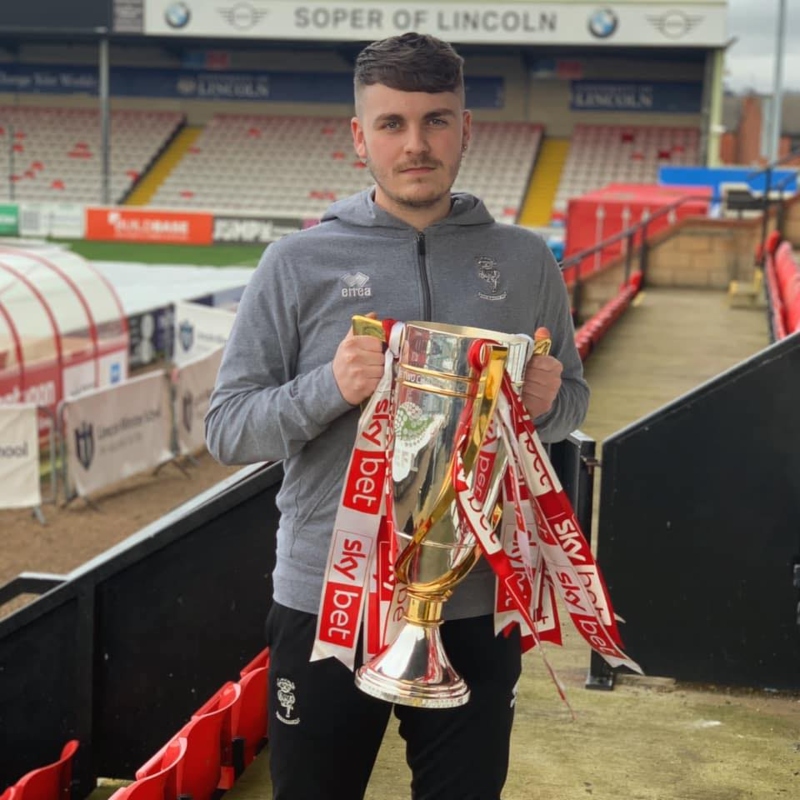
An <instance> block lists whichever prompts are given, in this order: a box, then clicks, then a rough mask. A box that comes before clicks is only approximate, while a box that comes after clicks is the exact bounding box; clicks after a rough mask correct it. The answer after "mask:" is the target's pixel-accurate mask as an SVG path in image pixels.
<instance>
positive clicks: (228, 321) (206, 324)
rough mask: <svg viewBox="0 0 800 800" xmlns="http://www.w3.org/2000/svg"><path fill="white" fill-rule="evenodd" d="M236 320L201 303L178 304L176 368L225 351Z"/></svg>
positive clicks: (174, 350)
mask: <svg viewBox="0 0 800 800" xmlns="http://www.w3.org/2000/svg"><path fill="white" fill-rule="evenodd" d="M234 316H235V315H234V313H233V311H227V310H225V309H222V308H212V307H211V306H204V305H202V304H201V303H187V302H183V301H179V302H177V303H175V347H174V348H173V354H172V360H173V361H174V362H175V364H176V365H177V366H179V367H181V366H183V365H184V364H188V363H189V362H190V361H192V360H193V359H195V358H198V357H199V356H204V355H208V354H209V353H211V352H213V351H214V350H216V349H217V348H219V347H222V346H223V345H224V344H225V342H227V341H228V336H230V333H231V327H232V326H233V318H234Z"/></svg>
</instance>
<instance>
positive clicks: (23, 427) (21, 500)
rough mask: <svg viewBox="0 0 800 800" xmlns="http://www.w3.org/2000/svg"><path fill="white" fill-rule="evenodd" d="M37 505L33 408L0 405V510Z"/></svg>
mask: <svg viewBox="0 0 800 800" xmlns="http://www.w3.org/2000/svg"><path fill="white" fill-rule="evenodd" d="M41 504H42V490H41V486H40V483H39V422H38V419H37V415H36V406H35V405H16V406H0V508H27V507H33V506H39V505H41Z"/></svg>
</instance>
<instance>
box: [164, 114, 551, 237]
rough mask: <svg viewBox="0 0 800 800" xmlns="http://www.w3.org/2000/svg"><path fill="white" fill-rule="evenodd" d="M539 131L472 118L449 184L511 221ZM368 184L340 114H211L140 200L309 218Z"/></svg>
mask: <svg viewBox="0 0 800 800" xmlns="http://www.w3.org/2000/svg"><path fill="white" fill-rule="evenodd" d="M541 134H542V128H541V126H540V125H535V124H531V123H525V122H476V123H474V124H473V137H472V140H471V142H470V146H469V151H468V153H467V156H466V157H465V159H464V162H463V166H462V170H461V173H460V174H459V177H458V181H457V182H456V185H455V187H454V188H455V189H456V191H460V190H464V191H469V192H473V193H474V194H477V195H479V196H480V197H481V198H483V200H484V202H485V203H486V206H487V208H488V209H489V211H490V212H491V213H492V214H493V215H494V216H495V217H496V218H497V219H498V220H501V221H503V222H515V221H516V219H517V217H518V215H519V209H520V207H521V204H522V200H523V199H524V195H525V189H526V187H527V182H528V177H529V175H530V170H531V168H532V166H533V164H534V161H535V158H536V153H537V151H538V148H539V142H540V140H541ZM371 184H372V177H371V175H370V174H369V170H367V169H366V168H365V165H364V163H363V162H361V161H360V160H359V159H358V158H356V156H355V153H354V152H353V140H352V133H351V130H350V119H349V118H345V117H288V116H287V117H281V116H266V115H249V114H248V115H235V114H216V115H214V117H213V118H212V119H211V120H210V121H209V122H208V124H207V125H206V126H205V128H204V129H203V131H202V134H201V135H200V136H199V137H198V139H197V141H196V143H195V144H194V146H193V147H191V148H190V149H189V151H188V152H187V154H186V157H185V158H183V159H182V160H181V161H180V163H179V164H178V165H177V166H176V167H175V169H174V170H173V171H172V172H170V174H169V175H167V176H166V178H165V179H164V181H163V182H162V183H161V184H160V185H159V186H158V189H157V191H156V192H155V194H154V195H153V197H152V199H151V201H150V202H151V204H153V205H157V206H159V207H161V208H185V209H191V208H203V209H208V208H213V209H215V210H220V211H227V212H244V213H249V214H252V213H260V214H266V215H274V216H275V217H299V218H302V219H318V218H319V216H320V215H321V214H322V213H323V212H324V211H325V209H326V208H327V207H328V206H329V205H330V204H331V202H332V201H334V200H336V199H339V198H341V197H344V196H346V195H348V194H351V193H352V192H355V191H359V190H360V189H363V188H366V187H367V186H370V185H371Z"/></svg>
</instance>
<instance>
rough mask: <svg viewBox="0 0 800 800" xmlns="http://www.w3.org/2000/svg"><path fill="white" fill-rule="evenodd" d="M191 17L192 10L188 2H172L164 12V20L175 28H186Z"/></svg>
mask: <svg viewBox="0 0 800 800" xmlns="http://www.w3.org/2000/svg"><path fill="white" fill-rule="evenodd" d="M191 18H192V11H191V9H190V8H189V6H188V5H187V4H186V3H170V4H169V5H168V6H167V10H166V11H165V12H164V22H166V23H167V25H169V26H170V28H175V30H180V29H181V28H185V27H186V26H187V25H188V24H189V21H190V20H191Z"/></svg>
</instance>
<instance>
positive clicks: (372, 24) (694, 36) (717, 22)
mask: <svg viewBox="0 0 800 800" xmlns="http://www.w3.org/2000/svg"><path fill="white" fill-rule="evenodd" d="M143 3H144V6H143V7H144V20H143V23H144V24H143V30H144V33H146V34H148V35H152V36H192V37H213V38H217V39H224V38H237V39H238V38H251V39H302V40H306V41H324V40H328V41H365V40H366V41H369V40H373V39H379V38H382V37H384V36H394V35H396V34H401V33H405V32H407V31H419V32H420V33H429V34H433V35H435V36H439V37H441V38H443V39H447V40H449V41H453V42H463V43H475V44H537V45H549V44H552V45H594V46H610V47H619V46H620V45H627V46H637V47H640V46H645V47H722V46H723V45H724V44H725V43H726V41H727V30H726V17H727V7H726V3H725V2H724V0H718V2H713V0H710V1H708V2H690V0H682V2H676V3H669V4H664V3H647V2H638V3H637V2H632V3H628V2H615V3H614V2H612V3H608V4H605V3H581V2H576V3H565V2H561V3H559V2H549V3H548V2H543V3H522V2H519V3H515V2H505V3H496V2H491V3H488V2H485V0H482V2H474V1H473V2H470V1H469V0H464V2H443V1H442V0H440V2H419V1H418V2H408V3H396V2H380V0H375V2H363V0H362V2H353V1H352V0H351V1H350V2H336V1H335V0H333V1H332V2H310V3H304V2H290V0H217V2H210V1H209V0H143Z"/></svg>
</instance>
